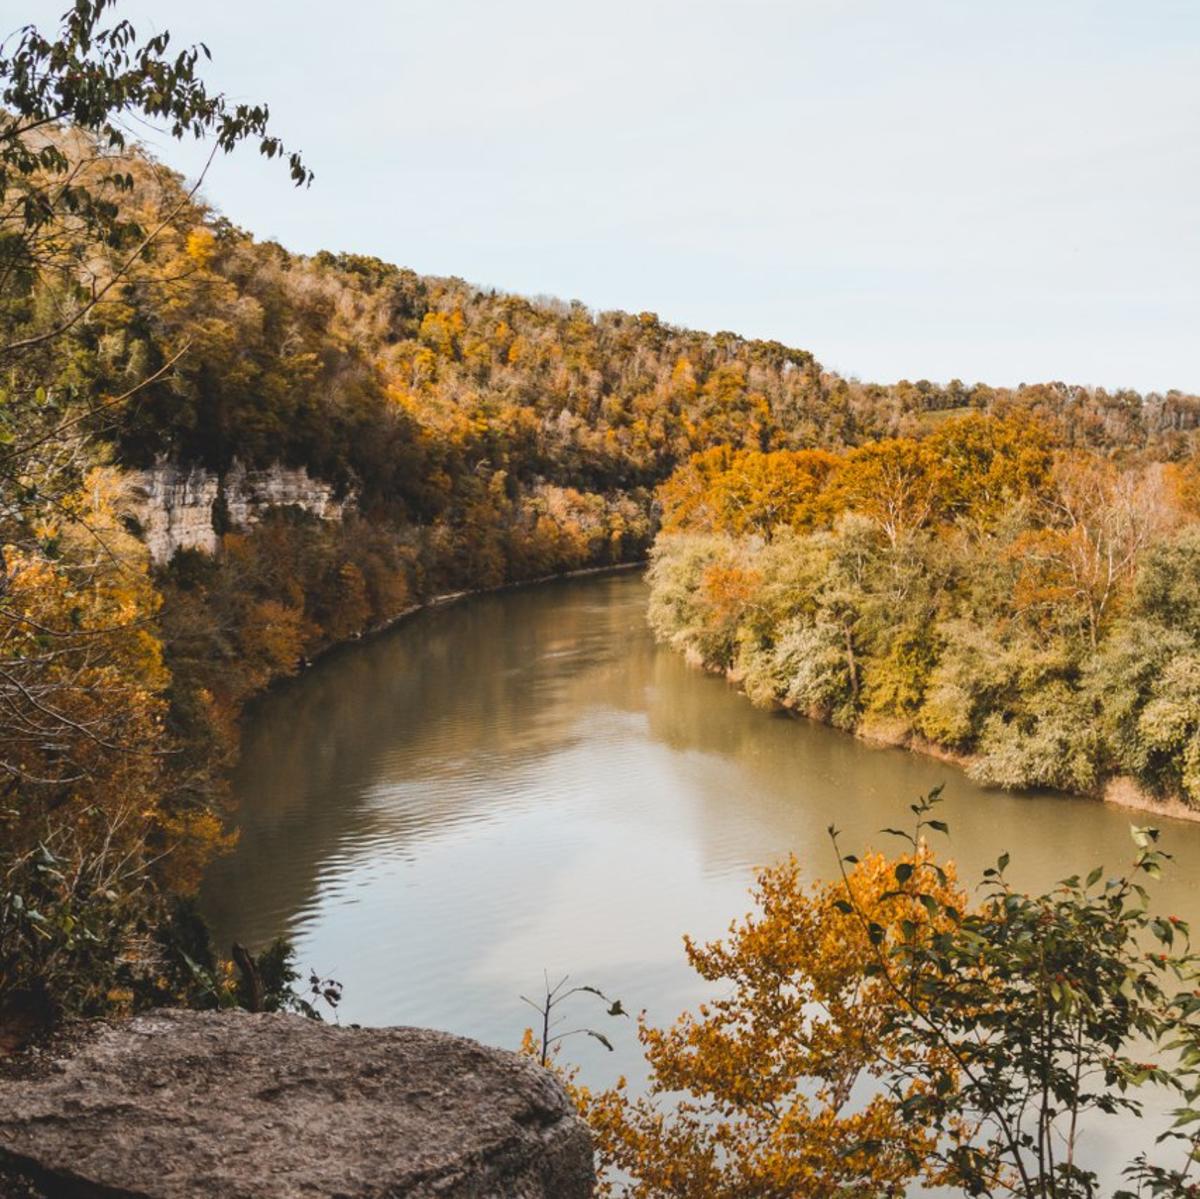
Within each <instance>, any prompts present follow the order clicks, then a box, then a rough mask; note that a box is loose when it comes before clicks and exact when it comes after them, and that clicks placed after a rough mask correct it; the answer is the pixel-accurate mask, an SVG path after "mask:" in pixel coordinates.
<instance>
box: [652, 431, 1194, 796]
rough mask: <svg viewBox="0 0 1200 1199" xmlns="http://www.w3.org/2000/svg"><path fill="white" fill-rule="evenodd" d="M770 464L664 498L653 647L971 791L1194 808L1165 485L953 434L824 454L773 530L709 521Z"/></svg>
mask: <svg viewBox="0 0 1200 1199" xmlns="http://www.w3.org/2000/svg"><path fill="white" fill-rule="evenodd" d="M774 456H775V457H777V456H778V455H774ZM767 457H770V456H769V455H762V454H757V453H756V452H754V451H740V452H738V453H736V454H735V453H731V452H728V451H721V450H713V451H709V452H707V453H705V454H703V455H700V456H698V457H697V458H695V459H693V460H692V462H691V463H690V464H689V465H687V466H686V467H684V468H682V469H681V470H680V471H679V472H677V474H676V475H675V476H674V477H673V478H672V479H671V480H669V481H668V482H667V483H666V484H665V485H664V486H663V488H662V495H663V497H664V501H663V502H664V505H665V509H666V512H667V514H668V517H669V522H670V523H669V524H665V525H664V528H663V531H662V533H661V534H660V536H659V538H658V540H657V542H656V544H655V549H654V552H653V558H652V566H651V570H650V576H649V578H650V583H651V589H652V594H651V602H650V619H651V624H652V626H653V627H654V629H655V631H656V633H657V634H658V636H659V637H660V638H662V639H663V640H664V641H666V642H668V643H669V644H671V645H673V646H674V647H676V648H677V649H680V650H681V651H683V652H684V653H686V654H689V655H690V656H692V657H693V658H694V659H696V660H698V661H700V662H702V663H704V664H706V665H709V666H712V667H714V668H717V669H721V670H725V671H727V672H728V673H729V675H730V677H731V678H734V679H735V680H737V681H738V682H739V683H740V684H741V685H742V686H743V687H744V689H745V691H746V693H747V695H749V696H750V698H751V699H752V700H754V702H756V703H759V704H763V705H767V706H773V705H779V706H782V707H785V708H790V709H794V710H796V711H799V712H802V713H804V714H806V715H810V716H814V717H817V718H819V719H824V720H829V721H832V722H833V723H835V724H837V725H840V726H841V727H845V728H852V729H862V730H864V731H866V732H869V733H871V734H873V735H884V736H887V737H888V738H890V739H895V740H912V741H917V740H925V741H929V742H933V743H935V744H937V745H940V746H943V747H945V748H947V749H950V750H953V751H955V752H957V753H961V754H963V755H965V756H966V757H967V759H968V765H969V769H970V770H971V772H972V773H973V774H974V775H975V777H977V778H979V779H980V780H981V781H984V782H987V783H993V784H996V785H998V786H1003V787H1009V788H1021V787H1034V786H1042V787H1054V788H1059V789H1062V790H1068V791H1077V792H1088V793H1090V792H1094V791H1097V790H1099V789H1100V788H1101V787H1102V786H1103V785H1104V784H1105V782H1106V781H1107V780H1108V779H1109V778H1111V777H1112V776H1113V775H1115V774H1127V775H1130V776H1132V777H1133V778H1134V779H1135V780H1137V782H1139V783H1140V784H1141V785H1142V786H1143V787H1145V788H1146V789H1147V790H1149V791H1152V792H1155V793H1159V794H1168V795H1175V796H1179V797H1181V798H1183V799H1184V800H1185V801H1187V802H1195V803H1200V685H1198V684H1197V682H1196V679H1197V678H1200V673H1198V672H1197V670H1196V666H1195V663H1196V662H1198V661H1200V618H1198V617H1197V611H1200V608H1197V605H1200V564H1198V562H1197V557H1196V555H1197V545H1196V538H1197V532H1196V528H1197V526H1196V525H1195V524H1194V523H1192V518H1191V517H1190V516H1189V514H1188V512H1187V511H1186V510H1185V507H1184V506H1183V501H1181V500H1180V498H1179V492H1178V490H1177V489H1173V488H1172V486H1170V485H1169V474H1168V472H1167V471H1165V469H1164V468H1163V467H1162V466H1161V465H1159V464H1154V463H1146V462H1132V463H1126V464H1121V463H1118V462H1117V461H1115V460H1113V459H1110V458H1106V457H1101V456H1099V455H1096V454H1092V453H1087V452H1084V451H1081V450H1078V449H1067V448H1063V447H1061V445H1060V446H1059V447H1058V448H1057V449H1055V447H1054V439H1053V438H1052V437H1051V436H1050V435H1049V433H1048V432H1047V430H1046V428H1044V427H1043V426H1042V425H1040V424H1038V423H1037V422H1035V421H1033V420H1032V419H1031V418H1030V417H1029V416H1028V415H1027V414H1024V413H1021V412H1015V413H1012V414H1010V415H1008V416H1005V417H989V416H982V415H972V416H967V417H961V418H959V417H955V418H950V419H947V420H946V421H944V422H943V423H942V424H941V425H940V426H939V427H938V428H937V429H936V430H935V431H934V432H933V433H931V434H929V435H928V436H927V437H926V438H924V439H893V440H890V441H881V442H878V443H876V444H874V445H871V446H865V447H862V448H859V449H853V450H849V451H846V452H843V453H841V454H840V455H827V457H829V458H830V460H831V465H830V467H829V469H828V471H827V473H826V475H825V481H824V483H823V484H821V486H820V487H819V488H818V489H817V490H815V491H813V492H812V493H811V494H809V495H808V496H807V498H806V500H805V507H804V510H803V512H801V511H800V510H799V509H794V510H791V511H792V516H791V518H790V523H788V522H787V521H782V520H779V519H776V513H777V511H779V509H778V508H777V507H776V506H775V505H773V504H770V503H767V502H766V501H755V502H761V503H762V504H763V505H764V506H763V507H762V509H761V512H760V513H756V511H755V509H754V507H753V504H752V503H750V502H749V501H747V504H748V505H749V506H747V504H743V505H742V506H740V507H739V508H738V509H737V517H736V520H734V519H733V518H732V517H730V518H725V517H722V518H721V519H719V520H718V519H716V517H715V515H714V514H718V513H720V512H721V511H722V509H721V507H720V505H721V504H723V503H724V502H725V497H726V496H728V495H731V494H734V495H741V494H744V495H746V496H748V497H750V496H753V495H755V494H756V493H755V492H754V490H753V480H756V479H757V478H759V472H760V471H761V470H764V469H767V468H766V466H765V465H764V464H763V463H759V464H758V465H755V460H756V458H757V459H765V458H767ZM740 473H746V475H747V477H748V479H749V480H751V483H750V484H749V485H748V486H749V487H750V490H747V491H744V492H742V491H739V486H738V482H737V479H736V476H737V475H739V474H740ZM815 513H821V514H822V515H821V516H820V517H817V516H815V515H814V514H815ZM763 522H766V524H764V523H763ZM768 525H769V537H768V536H767V535H766V534H765V533H764V529H765V528H767V526H768ZM1193 676H1195V677H1193Z"/></svg>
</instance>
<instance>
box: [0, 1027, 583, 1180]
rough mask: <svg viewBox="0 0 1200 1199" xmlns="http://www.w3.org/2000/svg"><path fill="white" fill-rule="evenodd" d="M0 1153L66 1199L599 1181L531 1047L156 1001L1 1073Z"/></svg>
mask: <svg viewBox="0 0 1200 1199" xmlns="http://www.w3.org/2000/svg"><path fill="white" fill-rule="evenodd" d="M0 1166H3V1167H5V1168H7V1170H8V1171H10V1172H17V1173H24V1174H27V1175H28V1176H29V1177H31V1178H32V1179H34V1180H35V1181H36V1183H37V1185H38V1187H40V1188H41V1189H42V1190H43V1191H44V1192H45V1194H46V1195H48V1196H54V1197H59V1196H62V1197H66V1199H74V1197H75V1196H81V1197H82V1196H87V1197H88V1199H97V1197H104V1199H120V1197H124V1196H128V1197H135V1196H136V1197H137V1199H301V1197H304V1199H308V1197H311V1199H331V1197H334V1196H336V1197H337V1199H402V1197H405V1199H407V1197H410V1196H411V1197H412V1199H426V1197H429V1199H432V1197H434V1196H436V1197H437V1199H484V1197H487V1199H492V1197H495V1199H500V1197H501V1196H512V1197H513V1199H584V1197H585V1196H590V1195H591V1194H592V1190H593V1185H594V1181H595V1179H594V1174H593V1166H592V1146H591V1138H590V1136H589V1134H588V1130H587V1127H586V1126H585V1125H584V1124H583V1122H582V1121H581V1120H580V1119H579V1117H578V1116H577V1115H576V1114H575V1111H574V1109H573V1108H572V1106H571V1103H570V1101H569V1100H568V1098H567V1096H566V1094H565V1092H564V1091H563V1088H562V1086H561V1085H560V1083H559V1082H558V1080H557V1079H556V1078H555V1077H554V1076H553V1075H552V1074H550V1073H549V1072H547V1071H546V1070H543V1069H541V1068H540V1067H539V1066H538V1065H537V1064H536V1063H534V1062H531V1061H529V1060H528V1059H526V1058H522V1057H519V1056H517V1055H516V1054H512V1053H507V1052H505V1051H503V1050H499V1049H489V1048H487V1047H485V1046H483V1045H480V1044H477V1043H476V1042H474V1041H470V1040H467V1039H466V1038H464V1037H456V1036H451V1035H450V1034H448V1033H441V1032H432V1031H429V1030H427V1029H419V1028H381V1029H358V1028H339V1027H336V1026H330V1025H327V1024H319V1023H317V1022H315V1021H309V1020H304V1019H301V1018H300V1017H298V1016H285V1015H267V1014H260V1015H252V1014H250V1013H249V1012H240V1011H238V1012H180V1011H160V1012H151V1013H149V1014H147V1015H144V1016H138V1017H136V1018H134V1019H131V1020H128V1021H126V1022H124V1023H121V1024H119V1025H113V1026H110V1027H106V1028H104V1029H103V1030H102V1031H101V1032H99V1034H98V1035H96V1036H95V1037H94V1038H92V1039H91V1040H90V1041H88V1042H87V1043H86V1044H84V1045H83V1046H82V1047H81V1048H79V1049H78V1050H77V1051H76V1052H75V1053H73V1054H72V1056H70V1057H68V1058H66V1059H65V1060H62V1061H58V1062H55V1063H54V1064H53V1065H52V1067H51V1068H50V1069H48V1070H45V1071H43V1072H41V1074H40V1076H39V1077H35V1078H29V1079H23V1080H17V1079H5V1080H0ZM2 1177H3V1172H2V1171H0V1178H2ZM2 1187H3V1183H2V1182H0V1189H2Z"/></svg>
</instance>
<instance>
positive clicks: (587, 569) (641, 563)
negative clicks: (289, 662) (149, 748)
mask: <svg viewBox="0 0 1200 1199" xmlns="http://www.w3.org/2000/svg"><path fill="white" fill-rule="evenodd" d="M645 566H646V559H644V558H640V559H638V560H637V561H635V562H613V563H608V564H606V565H604V566H583V567H580V568H579V569H578V570H567V571H563V572H562V573H561V574H549V575H539V576H538V577H537V578H536V579H517V580H515V581H513V582H511V583H497V584H496V585H495V586H494V587H474V588H471V587H468V588H466V589H464V590H462V591H444V592H442V593H441V594H440V595H431V596H430V597H429V598H428V599H424V600H421V602H420V603H417V604H409V606H408V607H407V608H401V609H400V611H399V612H397V613H396V614H395V615H394V616H389V617H388V618H387V619H386V620H381V621H380V622H379V623H378V624H374V625H371V626H370V627H369V628H366V629H363V630H362V631H361V632H359V633H355V634H352V635H351V636H349V637H345V638H342V639H341V640H339V641H331V642H330V643H329V644H328V645H326V646H322V647H321V648H320V649H318V650H314V651H313V653H312V655H311V656H310V657H308V658H307V659H305V661H304V663H303V665H302V666H301V667H300V669H298V670H297V671H296V672H295V673H294V674H285V675H280V676H279V677H278V678H276V679H273V680H272V681H271V682H269V683H268V684H267V685H266V686H265V687H264V688H263V689H262V691H260V692H259V693H258V695H255V696H254V697H253V699H255V700H256V699H258V698H259V696H261V695H265V694H267V693H268V692H269V691H271V690H272V689H273V688H275V687H276V686H277V685H279V684H281V683H285V682H287V681H288V680H289V679H295V678H299V677H300V676H301V675H303V674H305V673H306V672H307V671H309V670H311V669H312V667H313V666H315V665H316V664H317V663H318V662H319V661H320V660H321V659H322V658H324V657H326V656H327V655H329V654H331V653H333V652H334V651H336V650H340V649H345V648H346V647H347V646H350V645H358V644H360V643H361V642H363V641H368V640H370V639H371V638H374V637H378V636H380V635H381V634H383V633H387V632H389V631H390V630H392V629H394V628H396V627H397V626H398V625H401V624H403V623H404V622H405V621H406V620H409V619H410V618H411V617H413V616H416V615H418V614H419V613H421V612H426V611H428V610H429V609H431V608H445V607H448V606H449V605H450V604H457V603H460V602H461V601H462V600H467V599H474V598H475V597H476V596H481V595H496V594H499V593H500V592H502V591H516V590H517V589H518V588H521V587H539V586H542V585H544V584H546V583H561V582H566V581H567V580H569V579H583V578H588V577H589V576H595V575H606V574H617V573H620V572H624V571H628V570H643V569H645ZM251 702H253V700H252V701H251ZM239 719H240V718H239Z"/></svg>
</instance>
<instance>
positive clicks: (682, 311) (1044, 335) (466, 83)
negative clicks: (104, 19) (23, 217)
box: [2, 0, 1200, 391]
mask: <svg viewBox="0 0 1200 1199" xmlns="http://www.w3.org/2000/svg"><path fill="white" fill-rule="evenodd" d="M65 7H67V5H66V2H65V0H4V3H3V6H2V8H3V11H4V13H5V14H10V13H15V16H13V17H7V16H6V18H5V19H4V20H3V23H4V24H6V25H8V26H9V27H11V26H15V25H16V24H18V23H19V22H20V21H22V20H23V19H33V20H36V21H38V22H39V23H46V22H50V23H53V18H54V17H55V16H56V15H57V14H58V12H59V11H60V10H61V9H63V8H65ZM119 8H120V10H121V11H123V12H125V13H126V14H127V15H129V16H130V17H132V18H133V19H134V21H135V24H136V25H137V27H138V29H139V32H148V31H151V30H157V29H163V28H166V29H169V30H171V31H172V33H173V34H174V35H175V36H176V37H177V38H179V39H182V40H188V41H190V40H196V39H202V40H204V41H206V42H207V43H208V45H209V47H210V49H211V50H212V53H213V58H214V62H213V64H212V67H211V70H210V72H209V75H210V78H211V79H212V80H214V81H215V82H216V83H217V84H219V85H220V86H221V87H223V88H225V89H226V90H227V91H229V92H230V93H231V94H232V95H234V96H236V97H238V98H241V99H249V100H259V99H266V100H268V101H269V102H270V105H271V110H272V114H273V118H274V121H275V124H276V127H277V131H278V132H279V133H280V134H281V135H283V136H284V137H285V139H286V140H288V141H289V142H291V143H294V144H295V146H296V147H298V148H300V149H301V150H303V151H304V153H305V155H306V157H307V158H308V160H309V162H310V164H311V166H312V167H313V169H314V170H315V171H316V174H317V178H316V181H315V182H314V184H313V186H312V187H311V189H309V190H307V191H295V190H293V189H292V188H291V187H290V186H289V183H288V180H287V177H286V173H285V172H284V171H283V170H282V169H280V168H279V167H278V166H276V167H271V166H269V164H266V163H263V162H260V161H259V160H258V159H257V156H256V155H255V154H254V153H252V152H249V151H241V152H239V153H237V154H235V155H233V156H232V157H230V158H226V159H224V160H222V161H221V162H220V163H218V164H217V166H216V168H215V169H214V171H213V173H212V174H211V176H210V178H209V181H208V183H207V185H206V195H207V197H208V199H209V200H210V201H211V202H212V203H214V204H215V205H216V206H217V207H219V208H220V209H221V210H222V211H223V212H224V213H225V214H226V215H227V216H228V217H230V219H232V220H233V221H235V222H236V223H237V224H239V225H242V226H244V227H245V228H248V229H249V230H251V231H252V232H253V233H255V234H256V235H258V236H261V237H273V238H276V239H277V240H279V241H280V242H282V243H283V244H284V245H286V246H287V247H289V248H290V249H293V250H298V251H305V252H307V251H314V250H317V249H321V248H325V249H331V250H352V251H357V252H361V253H366V254H374V255H378V256H379V257H381V258H384V259H388V260H391V261H393V262H397V263H401V264H403V265H406V266H411V267H413V268H415V269H416V270H418V271H422V272H427V273H432V274H442V275H447V274H455V275H461V276H463V277H464V278H466V279H469V280H471V281H473V282H476V283H480V284H484V285H488V286H495V287H500V288H504V289H506V290H510V291H517V292H524V293H529V294H536V293H549V294H554V295H558V296H562V297H564V298H566V299H579V300H582V301H584V302H585V303H586V304H588V305H589V306H591V307H594V308H624V309H630V310H634V311H641V310H652V311H655V312H657V313H659V314H660V316H662V317H663V318H664V319H666V320H669V321H672V322H674V323H678V324H683V325H690V326H693V327H697V328H703V329H712V330H716V329H731V330H735V331H737V332H739V333H743V334H746V335H748V336H756V337H771V338H778V339H779V340H781V341H785V342H788V343H790V344H792V345H797V346H801V347H804V348H806V349H810V350H812V351H813V352H814V353H815V354H816V355H817V357H818V358H819V359H820V360H821V361H822V362H824V363H825V364H826V365H827V366H829V367H832V368H834V369H836V370H839V371H842V372H844V373H846V374H853V375H857V376H859V377H860V378H863V379H874V380H880V381H890V380H893V379H898V378H901V377H908V378H913V379H915V378H920V377H926V378H931V379H936V380H941V381H945V380H947V379H949V378H951V377H953V376H958V377H960V378H962V379H964V380H966V381H968V382H971V381H974V380H977V379H982V380H987V381H989V382H992V383H1000V384H1013V383H1018V382H1021V381H1033V380H1037V379H1065V380H1069V381H1073V382H1080V383H1093V384H1098V385H1104V386H1108V387H1116V386H1133V387H1138V388H1140V389H1143V390H1145V389H1151V388H1157V389H1165V388H1168V387H1180V388H1184V389H1190V390H1194V391H1200V2H1198V0H1113V2H1104V3H1095V2H1086V0H1029V2H1025V0H1003V2H997V0H993V2H991V3H988V2H985V0H878V2H876V0H787V2H779V3H768V2H760V0H740V2H736V3H735V2H732V0H727V2H724V3H716V2H711V0H690V2H689V0H604V2H603V3H600V2H593V3H586V4H585V3H579V2H578V0H576V2H574V3H572V2H571V0H508V2H507V3H503V4H500V3H495V0H429V2H427V3H415V2H414V0H339V2H338V3H330V2H329V0H322V2H320V3H317V2H314V0H286V2H284V0H237V2H235V0H204V2H203V3H199V2H197V0H152V2H150V0H128V2H124V3H122V4H121V5H120V6H119ZM17 10H19V11H17ZM5 32H7V29H6V30H5ZM162 156H163V157H164V158H166V159H167V161H169V162H171V163H172V164H173V165H176V166H178V167H179V168H180V169H182V170H184V171H185V172H188V171H195V169H196V164H197V162H198V161H199V159H198V158H197V156H196V155H195V153H194V152H183V151H181V150H180V149H178V148H170V147H168V148H166V149H164V151H163V153H162Z"/></svg>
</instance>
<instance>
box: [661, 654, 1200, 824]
mask: <svg viewBox="0 0 1200 1199" xmlns="http://www.w3.org/2000/svg"><path fill="white" fill-rule="evenodd" d="M683 657H684V659H685V660H686V661H687V662H688V664H689V665H690V666H692V667H693V668H697V669H701V670H704V671H706V672H708V673H710V674H715V675H718V676H719V677H722V678H724V680H725V681H726V683H728V684H729V686H730V687H732V688H734V689H735V690H736V691H737V692H738V693H739V695H740V696H741V697H742V699H744V700H746V701H747V702H751V701H750V700H749V696H747V694H746V690H745V687H744V686H743V685H742V682H741V679H740V678H739V676H738V673H737V671H735V670H733V669H729V670H722V669H721V668H720V667H717V666H713V665H711V664H709V663H705V662H703V661H701V660H699V659H698V658H697V657H696V655H695V654H693V653H685V654H684V655H683ZM774 710H776V711H779V712H784V713H786V714H787V715H788V716H790V717H792V718H793V719H796V720H808V721H811V722H812V723H814V724H818V725H820V726H821V727H822V728H828V729H830V730H832V731H833V732H837V733H845V734H847V735H848V736H851V737H853V738H854V739H855V740H856V741H861V742H863V743H864V744H865V745H870V746H875V747H878V748H880V749H903V750H907V751H908V752H909V753H912V754H918V755H920V756H922V757H926V758H933V759H934V760H936V761H938V762H945V763H946V764H947V765H948V766H953V767H954V768H955V769H957V770H960V771H962V773H963V774H965V775H967V777H968V778H970V777H971V768H972V766H974V765H975V764H976V763H977V762H979V761H980V757H979V755H978V754H969V753H963V752H961V751H960V750H955V749H951V748H949V747H947V746H945V745H939V744H938V743H937V742H936V741H930V740H929V739H928V738H926V737H922V736H920V734H918V733H914V732H913V731H912V730H911V729H910V728H909V727H908V726H907V725H905V724H904V723H903V722H901V721H883V720H874V721H864V722H863V723H861V724H859V725H857V726H855V727H854V728H853V729H845V728H841V727H839V726H837V725H835V724H833V723H832V722H831V721H829V720H823V719H822V718H821V717H820V716H817V715H814V714H812V713H806V712H797V711H795V710H794V709H790V708H788V707H787V705H785V704H781V703H776V704H775V705H774ZM997 790H1002V791H1005V792H1006V793H1008V794H1013V795H1019V794H1021V792H1020V791H1019V790H1012V789H1011V788H1007V787H1002V788H997ZM1059 794H1062V795H1069V796H1072V797H1073V798H1076V799H1089V800H1094V801H1096V802H1098V803H1104V804H1110V805H1113V806H1116V807H1120V808H1128V809H1130V810H1131V811H1137V812H1146V813H1148V814H1150V815H1152V816H1157V817H1162V818H1165V819H1167V820H1183V821H1189V822H1191V823H1200V809H1196V808H1193V807H1190V806H1189V805H1188V804H1186V803H1184V802H1183V800H1182V799H1180V798H1178V797H1173V796H1159V795H1154V794H1152V793H1151V792H1149V791H1147V790H1146V789H1145V788H1144V787H1143V786H1142V785H1141V784H1140V783H1139V782H1138V781H1137V780H1136V779H1134V778H1130V777H1129V776H1128V775H1110V776H1109V777H1107V778H1105V779H1104V780H1103V782H1102V783H1101V784H1100V787H1099V789H1098V790H1097V791H1091V792H1088V791H1060V792H1059Z"/></svg>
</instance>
